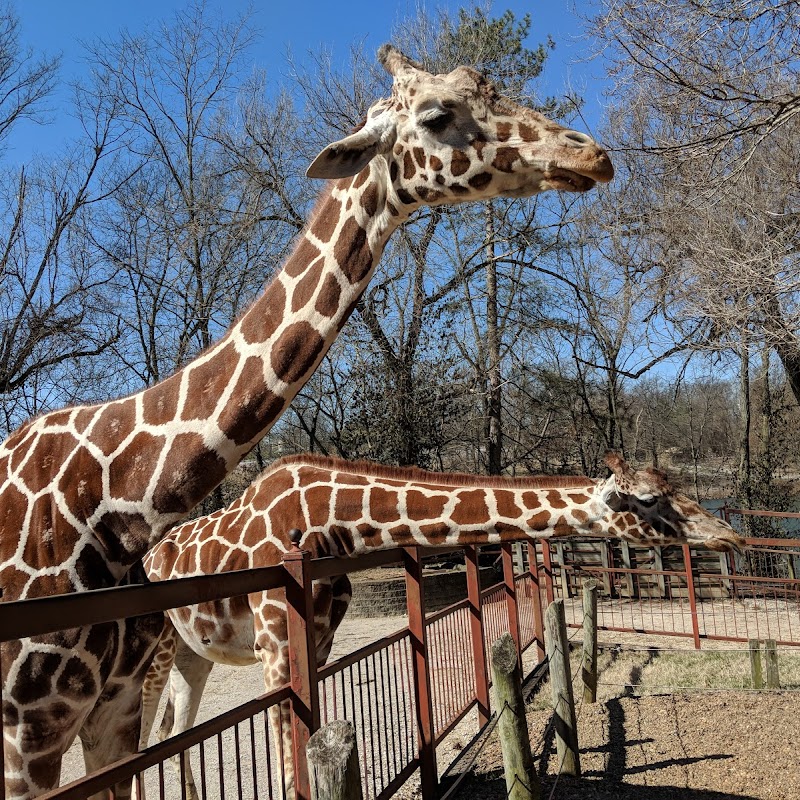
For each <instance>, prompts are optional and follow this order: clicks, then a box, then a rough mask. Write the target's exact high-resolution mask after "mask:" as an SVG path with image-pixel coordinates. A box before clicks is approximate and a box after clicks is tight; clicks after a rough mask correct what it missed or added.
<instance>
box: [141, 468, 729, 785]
mask: <svg viewBox="0 0 800 800" xmlns="http://www.w3.org/2000/svg"><path fill="white" fill-rule="evenodd" d="M606 463H607V464H608V466H609V468H610V469H611V475H610V476H609V477H608V478H606V479H603V480H592V479H589V478H582V477H568V476H558V477H529V478H503V477H486V476H480V475H467V474H462V473H455V474H454V473H437V472H427V471H424V470H420V469H414V468H399V467H386V466H382V465H378V464H373V463H370V462H355V463H353V462H348V461H344V460H341V459H335V458H326V457H321V456H313V455H304V456H290V457H287V458H285V459H281V460H279V461H278V462H276V463H275V464H274V465H273V466H271V467H269V468H267V470H265V472H264V473H262V475H261V476H259V477H258V478H257V479H256V480H255V481H254V482H253V483H252V484H251V485H250V487H249V488H248V489H247V490H246V491H245V492H244V494H243V495H242V496H241V497H239V498H238V499H237V500H235V501H234V502H233V503H232V504H231V505H230V506H228V508H226V509H223V510H221V511H217V512H215V513H213V514H210V515H208V516H205V517H200V518H199V519H196V520H192V521H190V522H187V523H185V524H183V525H181V526H178V527H176V528H174V529H173V530H171V531H170V532H169V533H168V534H167V536H166V537H165V538H164V539H163V540H162V541H161V542H160V543H159V544H158V545H157V546H156V547H155V548H153V550H151V551H150V552H149V553H148V554H147V557H146V558H145V561H144V566H145V570H146V572H147V575H148V577H149V578H150V579H151V580H154V581H155V580H168V579H171V578H178V577H186V576H190V575H204V574H209V573H215V572H221V571H229V570H238V569H253V568H258V567H266V566H272V565H275V564H279V563H280V562H281V559H282V557H283V555H284V554H285V553H286V552H288V551H289V550H290V549H291V548H292V546H293V544H294V543H293V541H292V540H291V537H290V536H289V533H288V532H289V531H294V530H299V531H303V538H302V541H301V543H300V546H301V547H302V548H303V549H305V550H309V551H310V552H311V554H312V556H314V557H319V556H338V557H345V558H347V557H357V556H359V555H363V554H366V553H369V552H374V551H378V550H386V549H391V548H395V547H409V546H411V547H413V546H423V547H431V546H436V547H448V546H458V545H482V544H493V543H499V542H507V541H513V540H520V539H538V538H542V539H550V538H554V537H564V536H604V537H614V538H618V539H625V540H627V541H632V542H635V543H637V544H640V545H656V544H659V545H660V544H670V543H689V544H693V545H696V546H704V547H708V548H710V549H713V550H733V549H740V548H741V547H742V545H743V542H742V540H741V539H740V538H739V537H738V535H737V534H736V533H735V532H734V531H733V529H732V528H731V527H730V526H729V525H728V524H727V523H726V522H724V521H723V520H721V519H719V518H718V517H716V516H714V515H713V514H711V513H709V512H708V511H706V510H705V509H704V508H702V507H701V506H700V505H698V504H697V503H695V502H694V501H692V500H690V499H689V498H688V497H686V496H684V495H682V494H680V493H679V492H677V491H675V490H674V489H673V487H672V486H671V485H670V483H669V481H668V480H667V477H666V476H665V475H664V474H663V473H661V472H659V471H657V470H653V469H646V470H641V471H635V470H633V469H631V468H630V467H629V466H628V464H627V463H626V462H625V461H624V459H623V458H622V457H621V456H619V455H617V454H613V453H611V454H608V456H607V457H606ZM350 593H351V586H350V581H349V580H348V578H347V576H346V575H342V576H340V577H338V578H336V579H326V580H318V581H315V582H314V586H313V597H314V630H315V637H316V645H317V659H318V661H319V662H320V663H324V662H325V660H326V659H327V657H328V655H329V653H330V649H331V645H332V643H333V636H334V633H335V631H336V628H337V627H338V625H339V623H340V622H341V620H342V618H343V617H344V614H345V612H346V611H347V606H348V603H349V600H350ZM168 617H169V623H170V625H168V628H167V634H166V635H165V638H164V640H163V642H162V645H161V648H160V652H159V655H158V656H157V658H156V659H155V660H154V662H153V666H152V667H151V670H150V672H149V674H148V677H147V679H146V681H145V687H144V719H143V725H142V741H141V746H142V747H144V746H146V745H147V740H148V737H149V733H150V730H151V728H152V725H153V722H154V719H155V715H156V708H157V706H158V700H159V697H160V695H161V692H162V689H163V687H164V685H165V683H166V680H167V675H168V673H169V670H170V667H171V665H172V659H173V658H175V659H176V660H175V665H174V667H173V668H174V670H175V675H174V679H173V680H171V681H170V696H169V703H168V710H167V712H166V716H165V720H164V723H163V724H162V726H161V735H162V736H166V735H175V734H177V733H180V732H182V731H184V730H186V729H188V728H189V727H191V726H192V724H193V723H194V719H195V717H196V714H197V710H198V707H199V703H200V699H201V696H202V693H203V688H204V686H205V682H206V679H207V678H208V674H209V672H210V671H211V668H212V664H213V663H223V664H233V665H240V664H253V663H257V662H258V661H261V663H262V665H263V669H264V683H265V689H266V691H270V690H272V689H275V688H277V687H278V686H281V685H282V684H284V683H286V682H288V680H289V671H288V670H289V661H288V639H287V633H286V609H285V596H284V593H283V591H282V590H272V591H268V592H264V593H261V594H258V593H255V594H251V595H248V596H247V597H240V598H233V599H230V600H223V601H219V602H214V603H203V604H201V605H198V606H192V607H187V608H180V609H173V610H171V611H169V612H168ZM176 653H177V656H176V655H175V654H176ZM280 716H281V717H282V718H283V723H282V724H280V722H279V716H278V712H277V711H276V712H275V713H274V714H273V728H274V731H275V736H280V735H283V736H284V737H287V738H286V742H285V744H284V746H283V752H284V754H286V753H290V752H291V747H290V741H289V739H288V736H289V726H288V705H287V704H284V705H283V707H282V709H281V712H280ZM284 759H285V760H286V758H285V756H284ZM283 766H284V769H285V772H286V775H285V779H286V782H287V790H291V778H292V772H291V765H290V764H289V763H288V762H287V763H285V764H284V765H283ZM184 769H185V775H186V792H187V797H188V798H190V799H191V798H194V797H196V796H197V795H196V789H195V787H194V784H193V778H192V775H191V769H190V767H189V765H188V764H186V765H185V768H184ZM288 796H289V797H291V796H292V795H291V793H290V794H289V795H288Z"/></svg>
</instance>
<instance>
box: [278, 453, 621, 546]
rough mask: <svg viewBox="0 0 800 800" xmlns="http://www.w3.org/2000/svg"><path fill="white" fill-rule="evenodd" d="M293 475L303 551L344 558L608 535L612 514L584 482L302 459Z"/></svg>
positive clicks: (596, 488) (595, 487)
mask: <svg viewBox="0 0 800 800" xmlns="http://www.w3.org/2000/svg"><path fill="white" fill-rule="evenodd" d="M286 468H287V469H292V468H291V467H290V466H289V465H288V464H287V465H286ZM293 472H294V473H295V475H296V478H295V481H296V482H295V489H294V491H295V492H296V493H297V500H298V501H299V503H300V507H301V508H307V509H308V511H307V512H305V513H304V514H303V517H304V519H303V521H304V522H305V523H306V527H305V528H303V527H300V530H302V531H304V532H305V537H304V539H303V544H301V546H302V547H303V548H304V549H310V550H312V552H315V555H336V556H343V557H347V556H358V555H362V554H364V553H368V552H373V551H376V550H386V549H392V548H395V547H414V546H417V545H423V546H435V547H449V546H460V545H487V544H499V543H503V542H507V541H512V540H519V539H521V538H542V539H545V538H551V537H554V536H574V535H594V534H599V533H606V532H608V531H609V525H610V516H609V515H610V509H609V507H608V506H607V505H606V503H605V502H604V501H603V500H602V497H601V489H602V486H601V482H599V481H592V480H590V479H588V478H580V477H579V478H574V477H570V478H563V477H532V478H519V479H508V478H486V477H484V476H475V475H462V474H449V475H446V476H442V475H439V474H437V473H432V472H425V471H423V470H416V469H405V468H404V469H400V468H385V467H383V468H382V467H377V466H375V465H369V468H368V469H366V470H363V471H362V470H361V469H360V468H359V465H356V466H355V467H354V466H353V465H350V464H347V462H338V463H336V462H334V463H333V464H331V465H330V466H327V467H326V466H325V465H324V464H317V465H315V464H314V463H313V462H305V463H304V462H302V461H301V462H299V463H298V464H297V465H296V466H295V468H294V469H293ZM359 484H360V485H359ZM328 493H329V495H330V496H329V498H328V509H329V511H330V518H329V519H328V521H327V522H325V523H324V524H321V522H322V520H321V516H322V515H321V514H320V513H319V510H318V508H319V501H320V499H323V505H324V498H325V495H326V494H328ZM276 521H277V520H276ZM273 524H274V523H273ZM273 530H274V528H273Z"/></svg>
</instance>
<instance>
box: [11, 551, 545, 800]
mask: <svg viewBox="0 0 800 800" xmlns="http://www.w3.org/2000/svg"><path fill="white" fill-rule="evenodd" d="M425 552H427V551H420V550H418V549H411V550H395V551H391V552H385V553H376V554H374V555H370V556H365V557H363V558H360V559H357V560H353V559H319V560H314V561H312V560H311V559H310V557H309V554H308V553H306V552H303V551H300V550H297V549H295V550H293V551H292V552H290V553H287V555H286V557H285V559H284V561H283V563H282V564H281V565H278V566H275V567H269V568H265V569H260V570H253V571H246V572H230V573H223V574H219V575H213V576H202V577H197V578H187V579H180V580H173V581H164V582H161V583H155V584H151V585H148V586H134V587H122V588H117V589H104V590H98V591H93V592H84V593H80V594H74V595H65V596H61V597H50V598H40V599H33V600H23V601H19V602H14V603H6V604H4V605H3V607H2V608H3V612H4V613H3V614H2V616H0V641H8V640H12V639H20V638H24V637H26V636H32V635H36V634H42V633H48V632H51V631H56V630H62V629H66V628H74V627H78V626H83V625H92V624H98V623H103V622H108V621H111V620H114V619H121V618H123V617H132V616H138V615H142V614H148V613H152V612H154V611H159V610H166V609H169V608H175V607H179V606H185V605H193V604H196V603H199V602H203V601H208V600H215V599H219V598H223V597H231V596H236V595H242V594H248V593H251V592H259V591H264V590H267V589H274V588H284V589H285V591H286V598H287V616H288V631H289V650H290V668H291V669H290V672H291V681H290V684H289V685H287V686H284V687H281V688H280V689H278V690H276V691H273V692H270V693H269V694H265V695H263V696H261V697H258V698H255V699H254V700H252V701H249V702H247V703H245V704H243V705H241V706H239V707H237V708H235V709H232V710H231V711H228V712H226V713H225V714H223V715H221V716H219V717H216V718H214V719H212V720H208V721H207V722H204V723H201V724H199V725H197V726H195V727H194V728H192V729H191V730H189V731H187V732H185V733H183V734H180V735H179V736H176V737H173V738H171V739H168V740H166V741H164V742H161V743H159V744H156V745H153V746H151V747H149V748H147V749H146V750H144V751H143V752H142V753H139V754H137V755H134V756H131V757H128V758H126V759H124V760H122V761H120V762H117V763H115V764H113V765H111V766H109V767H107V768H106V769H104V770H102V771H100V772H96V773H93V774H92V775H89V776H87V777H85V778H82V779H80V780H77V781H74V782H72V783H70V784H69V785H67V786H64V787H61V788H59V789H58V790H55V791H53V792H50V793H49V794H47V795H45V797H48V798H70V799H73V800H77V799H78V798H85V797H86V796H88V795H91V794H94V793H97V792H102V791H104V790H106V789H108V788H110V787H112V786H114V785H115V784H118V783H122V782H126V781H130V780H133V781H134V782H135V784H136V786H137V787H138V794H139V797H146V798H148V800H152V798H154V797H157V798H160V799H162V800H163V799H164V798H168V799H169V800H173V798H177V797H185V796H186V789H185V786H184V782H185V777H186V769H187V765H188V766H190V767H191V772H192V774H193V777H194V780H195V784H196V788H197V792H198V794H199V796H200V797H202V798H203V800H213V799H215V798H220V799H224V798H237V799H238V800H245V798H257V797H258V798H269V800H272V799H273V798H276V800H277V798H284V797H285V791H284V786H283V780H282V778H281V768H280V765H281V764H282V763H283V762H284V759H285V757H286V756H287V755H288V754H287V753H284V751H283V746H284V745H283V741H282V738H281V737H276V736H275V735H274V732H273V730H272V728H271V726H270V724H269V716H270V714H276V713H278V710H279V709H278V707H279V704H281V703H283V704H284V706H285V705H286V704H287V703H288V705H289V709H290V711H289V714H288V724H290V725H291V729H292V742H293V744H292V760H293V763H294V764H295V773H296V784H295V786H296V791H297V797H298V800H304V799H305V798H308V797H309V796H310V790H309V786H308V774H307V768H306V763H305V745H306V743H307V741H308V737H309V736H310V734H311V733H313V732H314V730H316V729H317V728H318V727H319V726H320V724H322V723H325V722H327V721H330V720H332V719H348V720H350V721H351V722H353V723H354V725H355V727H356V731H357V739H358V747H359V756H360V761H361V765H362V772H363V787H364V796H365V798H374V800H383V798H388V797H391V796H392V795H393V794H394V793H395V792H396V791H397V789H398V788H399V787H400V786H401V785H402V784H403V783H405V781H406V780H407V779H408V778H409V777H410V776H411V775H412V774H413V773H415V772H417V771H418V772H419V778H420V782H421V784H422V788H423V792H424V796H426V797H427V796H433V794H434V792H435V790H436V785H437V781H438V769H437V763H436V747H437V745H438V744H439V743H441V742H442V740H443V739H444V738H445V737H446V736H447V734H448V733H449V732H450V731H452V730H453V728H454V727H455V726H456V725H457V724H458V722H459V721H461V720H462V719H463V718H464V716H465V715H466V714H467V713H468V712H469V711H470V710H472V709H473V708H475V707H477V709H478V721H479V725H483V724H485V722H486V721H487V720H488V717H489V680H488V673H487V668H486V664H487V660H486V652H487V639H488V641H489V642H490V641H492V639H489V637H490V636H493V637H494V638H496V636H498V635H499V634H500V633H501V632H502V631H505V630H511V631H512V633H513V635H514V637H515V641H517V642H518V646H519V648H520V651H521V650H522V649H524V648H525V647H527V646H528V645H529V644H531V643H533V641H535V637H533V636H532V634H531V631H532V630H533V626H532V625H531V624H530V623H528V622H527V620H529V619H530V618H531V611H530V607H531V602H530V597H529V596H527V595H526V597H525V600H524V601H523V604H522V609H521V610H520V609H518V607H517V588H518V586H522V587H524V590H525V592H528V595H530V586H529V584H530V581H531V580H532V577H531V576H530V575H527V581H528V582H527V583H526V582H525V581H526V576H525V575H523V576H515V575H514V571H513V570H514V565H513V559H512V556H511V546H510V545H507V546H504V547H503V564H504V580H503V583H501V584H499V585H498V587H495V588H494V589H492V590H489V591H488V592H486V591H484V592H481V591H480V587H479V571H478V553H477V550H476V548H464V556H465V563H466V572H467V586H468V597H467V598H466V599H465V600H463V601H461V602H459V603H456V604H455V605H453V606H450V607H449V608H446V609H443V610H441V611H439V612H437V613H435V614H433V615H430V616H426V614H425V598H424V589H423V582H422V565H423V562H422V557H423V554H424V553H425ZM398 561H400V562H401V563H403V564H404V566H405V573H406V594H407V609H408V627H406V628H404V629H403V630H401V631H398V632H397V633H395V634H392V635H391V636H388V637H385V638H383V639H380V640H378V641H376V642H373V643H372V644H370V645H368V646H367V647H364V648H362V649H360V650H358V651H357V652H354V653H351V654H350V655H348V656H346V657H344V658H342V659H339V660H337V661H335V662H333V663H330V664H327V665H325V666H319V667H318V665H317V664H316V662H315V647H314V643H313V639H312V638H311V637H312V636H313V625H314V614H313V603H312V594H311V587H312V582H313V581H314V580H315V579H317V578H323V577H332V576H334V575H339V574H343V573H345V572H354V571H358V570H363V569H372V568H374V567H377V566H381V565H388V564H393V563H397V562H398ZM521 581H522V583H521ZM536 594H537V596H538V592H537V593H536ZM520 618H521V619H524V620H526V623H525V624H524V625H520V622H519V621H520ZM539 643H541V637H540V638H539ZM0 699H2V698H0ZM170 761H172V762H173V763H172V764H170V763H169V762H170ZM4 796H5V790H4V788H3V787H0V800H2V798H4Z"/></svg>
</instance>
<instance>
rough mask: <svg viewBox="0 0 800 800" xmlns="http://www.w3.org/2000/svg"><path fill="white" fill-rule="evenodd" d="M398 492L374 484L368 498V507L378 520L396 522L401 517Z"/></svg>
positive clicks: (373, 516)
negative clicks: (398, 506)
mask: <svg viewBox="0 0 800 800" xmlns="http://www.w3.org/2000/svg"><path fill="white" fill-rule="evenodd" d="M397 505H398V504H397V492H392V491H388V490H387V489H384V488H383V487H381V486H373V487H372V489H371V490H370V492H369V497H368V498H367V508H369V510H370V514H371V516H372V518H373V519H374V520H375V521H376V522H396V521H397V520H398V519H400V512H399V510H398V508H397Z"/></svg>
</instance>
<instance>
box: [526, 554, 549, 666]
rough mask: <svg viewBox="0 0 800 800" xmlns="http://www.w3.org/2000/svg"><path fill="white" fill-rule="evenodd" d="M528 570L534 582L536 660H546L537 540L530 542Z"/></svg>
mask: <svg viewBox="0 0 800 800" xmlns="http://www.w3.org/2000/svg"><path fill="white" fill-rule="evenodd" d="M528 571H529V572H530V573H531V582H532V583H533V598H532V599H533V635H534V638H535V639H536V660H537V661H544V656H545V650H544V612H543V610H542V590H541V587H540V586H539V561H538V559H537V557H536V542H528Z"/></svg>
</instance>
